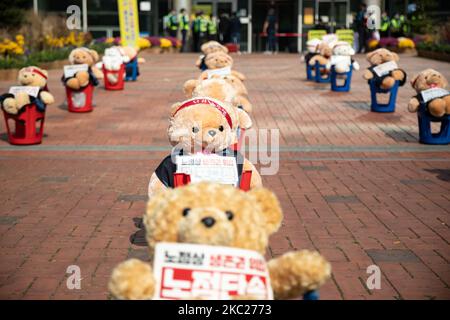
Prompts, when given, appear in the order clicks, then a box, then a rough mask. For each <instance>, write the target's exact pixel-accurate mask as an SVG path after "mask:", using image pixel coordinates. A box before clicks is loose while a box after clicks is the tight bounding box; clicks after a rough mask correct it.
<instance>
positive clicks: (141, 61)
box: [137, 58, 147, 64]
mask: <svg viewBox="0 0 450 320" xmlns="http://www.w3.org/2000/svg"><path fill="white" fill-rule="evenodd" d="M137 62H138V64H144V63H146V62H147V60H145V58H138V60H137Z"/></svg>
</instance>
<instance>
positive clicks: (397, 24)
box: [391, 18, 400, 31]
mask: <svg viewBox="0 0 450 320" xmlns="http://www.w3.org/2000/svg"><path fill="white" fill-rule="evenodd" d="M391 26H392V29H394V30H395V31H397V30H399V29H400V21H399V20H397V19H395V18H394V19H392V20H391Z"/></svg>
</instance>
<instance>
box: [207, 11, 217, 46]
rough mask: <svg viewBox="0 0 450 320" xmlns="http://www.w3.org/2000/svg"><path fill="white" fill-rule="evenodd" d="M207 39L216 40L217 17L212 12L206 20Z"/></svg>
mask: <svg viewBox="0 0 450 320" xmlns="http://www.w3.org/2000/svg"><path fill="white" fill-rule="evenodd" d="M208 40H209V41H212V40H214V41H217V19H216V17H214V16H213V15H212V14H210V15H209V21H208Z"/></svg>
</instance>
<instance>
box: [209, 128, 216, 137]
mask: <svg viewBox="0 0 450 320" xmlns="http://www.w3.org/2000/svg"><path fill="white" fill-rule="evenodd" d="M208 134H209V135H210V136H211V137H214V136H215V135H216V132H215V131H214V130H209V131H208Z"/></svg>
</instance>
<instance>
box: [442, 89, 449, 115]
mask: <svg viewBox="0 0 450 320" xmlns="http://www.w3.org/2000/svg"><path fill="white" fill-rule="evenodd" d="M442 100H444V102H445V113H446V114H450V94H449V95H447V96H445V97H443V98H442Z"/></svg>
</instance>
